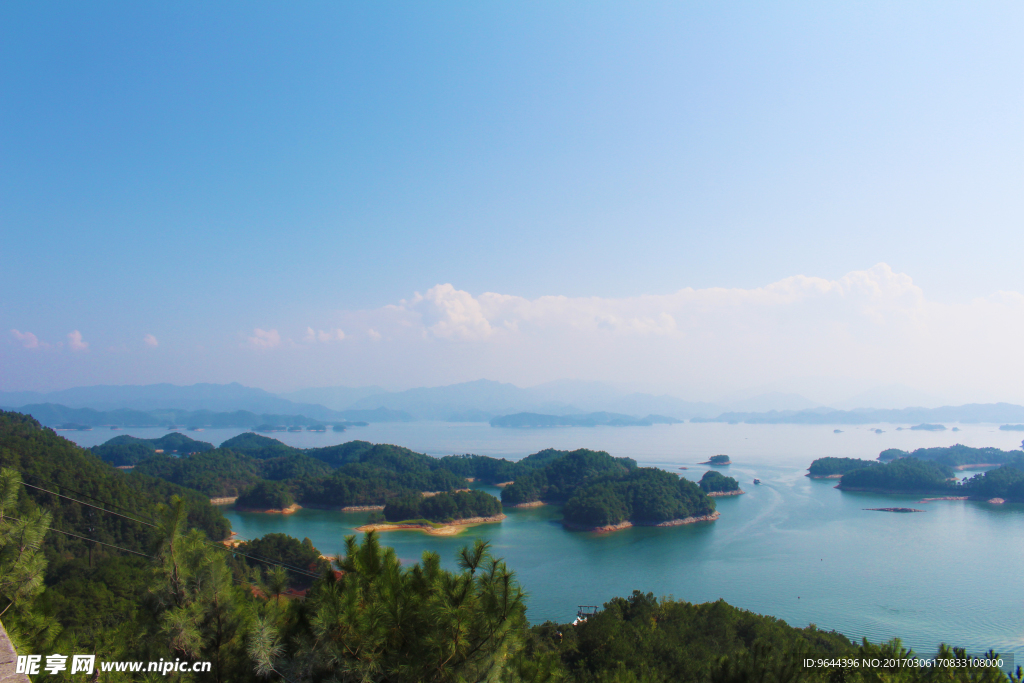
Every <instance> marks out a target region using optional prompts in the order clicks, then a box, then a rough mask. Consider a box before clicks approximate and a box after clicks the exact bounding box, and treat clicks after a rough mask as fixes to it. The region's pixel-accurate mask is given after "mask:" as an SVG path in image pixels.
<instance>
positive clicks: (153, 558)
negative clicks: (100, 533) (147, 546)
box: [4, 515, 157, 560]
mask: <svg viewBox="0 0 1024 683" xmlns="http://www.w3.org/2000/svg"><path fill="white" fill-rule="evenodd" d="M4 519H13V520H14V521H15V522H22V521H24V520H21V519H18V518H17V517H11V516H8V515H5V516H4ZM46 530H47V531H56V532H57V533H58V534H64V535H65V536H71V537H73V538H80V539H82V540H83V541H90V542H92V543H99V544H100V545H105V546H107V547H108V548H116V549H117V550H123V551H124V552H126V553H132V554H133V555H141V556H142V557H148V558H150V559H151V560H155V559H157V558H156V557H154V556H153V555H147V554H146V553H140V552H139V551H137V550H129V549H128V548H122V547H121V546H119V545H114V544H112V543H104V542H103V541H97V540H96V539H95V538H88V537H86V536H79V535H78V534H73V533H71V532H70V531H62V530H61V529H55V528H53V527H52V526H51V527H47V528H46Z"/></svg>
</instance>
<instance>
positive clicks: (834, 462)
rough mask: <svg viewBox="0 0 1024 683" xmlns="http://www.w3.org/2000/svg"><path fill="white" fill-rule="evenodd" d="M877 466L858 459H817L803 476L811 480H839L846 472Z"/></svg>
mask: <svg viewBox="0 0 1024 683" xmlns="http://www.w3.org/2000/svg"><path fill="white" fill-rule="evenodd" d="M877 464H878V463H877V462H875V461H874V460H860V459H858V458H818V459H817V460H815V461H814V462H812V463H811V466H810V467H808V468H807V470H808V472H807V474H806V475H805V476H808V477H810V478H811V479H839V478H840V477H842V476H843V475H844V474H846V473H847V472H852V471H853V470H858V469H861V468H862V467H871V466H872V465H877Z"/></svg>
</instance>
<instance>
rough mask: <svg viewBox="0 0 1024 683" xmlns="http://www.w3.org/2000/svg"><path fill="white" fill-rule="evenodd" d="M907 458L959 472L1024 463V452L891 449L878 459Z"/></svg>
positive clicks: (958, 449) (879, 455)
mask: <svg viewBox="0 0 1024 683" xmlns="http://www.w3.org/2000/svg"><path fill="white" fill-rule="evenodd" d="M907 457H914V458H917V459H918V460H933V461H935V462H937V463H939V464H942V465H947V466H949V467H952V468H953V469H957V470H966V469H971V468H972V467H991V466H993V465H1005V464H1010V463H1024V451H1003V450H1000V449H998V448H971V447H970V446H963V445H961V444H956V445H954V446H948V447H945V448H918V449H917V450H915V451H913V452H907V451H903V450H900V449H898V448H889V449H886V450H884V451H882V452H881V453H879V454H878V459H879V460H880V461H882V462H887V461H891V460H897V459H899V458H907Z"/></svg>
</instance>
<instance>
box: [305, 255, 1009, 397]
mask: <svg viewBox="0 0 1024 683" xmlns="http://www.w3.org/2000/svg"><path fill="white" fill-rule="evenodd" d="M340 319H341V323H342V325H343V326H344V327H345V328H346V329H363V330H368V332H367V333H365V335H364V336H363V337H362V338H363V339H366V340H367V341H370V340H375V339H380V340H382V345H379V346H380V350H378V351H371V350H368V349H369V347H368V346H367V347H358V345H357V346H355V347H353V348H350V349H349V348H347V349H346V350H345V351H344V353H345V354H346V357H349V358H351V357H352V356H351V355H349V354H362V360H363V361H364V362H365V364H366V366H367V367H377V368H383V366H384V364H385V355H386V356H387V361H388V362H389V363H390V364H391V366H392V367H396V368H406V369H407V374H405V375H402V374H401V373H402V370H398V371H397V372H395V373H392V376H391V377H380V376H376V377H371V376H366V377H361V378H359V379H360V380H361V381H366V382H371V381H375V382H380V381H393V382H395V381H397V382H401V384H403V385H410V386H411V385H417V384H426V383H437V384H443V383H448V382H454V381H462V380H467V379H476V378H478V377H492V378H498V379H504V380H507V381H513V382H516V383H520V384H531V383H538V382H543V381H547V380H552V379H558V378H562V377H573V378H580V379H602V380H610V381H617V382H627V383H632V384H635V385H643V386H646V387H650V388H652V389H655V388H657V389H662V390H665V391H672V392H674V393H682V394H686V395H688V396H694V397H708V396H711V395H714V394H717V393H720V392H722V391H728V390H735V389H740V388H743V387H749V386H758V385H766V384H780V383H783V384H784V383H785V381H787V379H792V378H799V377H815V378H820V379H823V380H827V378H830V377H843V378H847V379H852V380H856V381H857V382H859V383H861V384H864V385H872V384H878V383H884V384H891V383H893V382H902V383H906V384H909V385H911V386H917V387H921V388H922V389H932V390H943V391H955V392H960V393H961V395H965V394H966V393H969V394H970V395H971V396H981V395H982V394H984V395H991V396H993V397H995V396H1004V395H1007V392H1010V393H1013V394H1014V395H1016V396H1020V397H1021V399H1024V390H1021V389H1018V388H1016V385H1018V384H1020V379H1021V378H1022V377H1024V360H1022V358H1021V354H1020V353H1019V349H1018V346H1019V342H1018V341H1017V340H1019V339H1021V338H1022V335H1024V295H1021V294H1020V293H1017V292H997V293H995V294H993V295H991V296H989V297H984V298H979V299H974V300H971V301H966V302H962V303H942V302H937V301H932V300H929V299H928V298H927V297H926V296H925V293H924V292H923V291H922V290H921V288H920V287H918V286H917V285H916V284H914V282H913V280H912V278H911V277H910V276H909V275H907V274H905V273H898V272H895V271H894V270H893V269H892V268H890V267H889V266H888V265H886V264H884V263H880V264H878V265H876V266H874V267H872V268H869V269H867V270H861V271H854V272H851V273H848V274H846V275H845V276H843V277H841V278H839V279H836V280H828V279H824V278H819V277H808V276H804V275H796V276H793V277H788V278H785V279H783V280H779V281H778V282H773V283H771V284H768V285H765V286H763V287H757V288H752V289H739V288H707V289H693V288H685V289H681V290H679V291H677V292H674V293H671V294H659V295H644V296H636V297H622V298H602V297H566V296H542V297H538V298H535V299H527V298H524V297H520V296H515V295H511V294H499V293H493V292H487V293H483V294H479V295H473V294H471V293H469V292H466V291H463V290H459V289H457V288H456V287H455V286H454V285H452V284H438V285H436V286H434V287H432V288H430V289H428V290H427V291H426V292H425V293H423V294H419V293H417V294H415V295H414V296H413V297H411V298H409V299H407V300H402V301H400V302H398V303H396V304H393V305H389V306H384V307H382V308H380V309H376V310H370V311H349V312H342V313H341V314H340ZM311 331H312V330H310V331H309V332H311ZM340 348H341V347H339V349H340ZM339 352H340V351H339ZM409 358H411V359H415V365H417V366H419V368H420V369H419V370H413V369H412V368H413V367H414V364H413V363H410V362H405V359H409ZM425 363H426V364H427V365H428V367H434V368H440V369H441V370H443V371H439V372H436V373H431V372H430V371H424V370H423V369H422V368H423V367H424V364H425ZM382 372H383V370H382ZM403 376H404V377H405V378H406V381H401V380H402V377H403Z"/></svg>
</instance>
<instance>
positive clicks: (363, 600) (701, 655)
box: [0, 470, 1021, 683]
mask: <svg viewBox="0 0 1024 683" xmlns="http://www.w3.org/2000/svg"><path fill="white" fill-rule="evenodd" d="M16 484H17V482H16V477H15V476H14V475H13V473H12V472H11V471H10V470H4V471H2V472H0V504H2V505H3V509H2V510H0V600H3V602H4V603H6V607H5V608H3V610H2V611H3V616H2V619H3V622H4V625H5V626H6V627H7V628H8V630H9V631H10V632H11V633H12V634H14V635H15V636H16V638H15V642H16V644H17V646H18V648H19V649H20V651H21V652H22V653H51V652H95V653H96V654H97V655H99V659H102V660H106V661H109V660H134V661H147V660H148V661H157V660H159V659H165V660H173V659H180V660H183V661H187V662H196V661H207V662H210V663H211V664H212V671H211V672H210V673H209V674H208V675H204V677H203V680H211V681H218V682H221V681H238V682H242V683H255V682H256V681H266V680H271V681H277V680H283V681H289V682H290V683H307V682H309V683H312V682H317V683H319V682H320V681H337V682H339V683H342V682H344V683H349V682H351V683H356V682H357V681H359V682H372V683H385V682H388V683H392V682H393V683H407V682H408V683H413V682H419V681H426V682H437V683H441V682H445V683H448V682H452V683H454V682H456V681H495V682H504V683H517V682H524V683H525V682H535V683H547V682H555V681H566V682H568V681H578V682H579V683H591V682H593V683H596V682H599V681H626V682H629V681H634V682H640V681H647V682H651V683H660V682H665V683H667V682H669V681H683V682H688V681H693V682H694V683H740V682H746V681H765V682H772V683H803V682H805V681H806V682H807V683H812V682H813V683H818V682H820V683H832V681H850V682H857V683H859V682H860V681H864V683H881V682H882V681H886V682H887V683H901V682H906V683H918V682H920V683H925V682H928V683H931V682H932V681H934V682H935V683H938V682H939V681H943V682H955V683H960V682H964V683H966V682H968V681H977V682H979V683H1020V680H1021V678H1020V675H1019V672H1018V674H1017V675H1015V676H1014V677H1013V678H1009V677H1007V676H1005V675H1004V674H1002V673H1001V672H999V671H998V670H995V669H966V668H955V667H954V668H944V669H930V670H914V669H906V668H903V669H893V670H890V671H884V672H871V671H865V670H845V671H842V670H834V669H824V670H822V669H812V668H803V667H802V666H801V661H802V659H803V658H804V657H812V656H813V657H826V656H827V657H834V656H842V655H847V656H858V657H871V658H880V659H884V658H886V657H888V656H894V655H895V656H902V657H907V656H910V653H908V652H906V651H905V650H903V649H902V648H901V646H900V644H899V641H893V642H891V643H887V644H884V645H881V646H878V645H871V644H868V643H866V642H865V643H864V644H863V645H861V646H859V647H857V646H855V645H854V644H853V643H851V642H849V641H848V640H846V639H845V638H844V637H843V636H842V635H840V634H838V633H834V632H823V631H820V630H818V629H817V628H815V627H814V626H813V625H812V626H809V627H807V628H803V629H796V628H791V627H790V626H788V625H786V624H785V623H784V622H782V621H779V620H777V619H774V618H773V617H768V616H760V615H757V614H753V613H750V612H746V611H744V610H740V609H737V608H735V607H731V606H730V605H728V604H726V603H724V602H722V601H721V600H720V601H718V602H714V603H707V604H703V605H692V604H689V603H686V602H679V601H674V600H671V599H669V600H666V599H662V600H657V599H655V598H654V596H653V595H651V594H649V593H648V594H642V593H640V592H634V593H633V594H632V596H630V597H629V598H614V599H612V600H611V601H609V602H607V603H606V604H605V605H604V610H603V611H601V612H600V613H598V614H597V615H595V616H592V617H590V618H589V619H588V620H587V621H586V622H583V623H581V624H578V625H575V626H573V625H569V624H562V625H557V624H553V623H550V622H549V623H545V624H543V625H541V626H537V627H534V628H532V629H531V628H530V627H529V625H528V623H527V621H526V611H525V608H524V604H523V598H524V593H523V590H522V588H521V587H520V585H519V583H518V581H517V580H516V578H515V575H514V573H513V572H512V571H511V570H509V569H508V568H507V567H506V566H505V564H504V563H503V562H502V561H501V560H500V559H497V558H494V557H493V556H492V555H491V553H490V550H489V547H488V545H487V543H486V542H484V541H479V540H478V541H476V543H475V545H474V546H473V547H472V548H470V547H465V548H463V549H462V550H460V551H459V553H458V554H457V561H458V569H457V570H456V571H447V570H445V569H442V568H441V566H440V558H439V557H438V555H437V554H435V553H429V552H428V553H424V555H423V558H422V561H421V562H420V563H418V564H414V565H412V566H402V564H401V563H400V562H399V560H398V558H397V556H396V555H395V552H394V550H393V549H390V548H381V547H380V545H379V542H378V539H377V536H376V535H375V534H373V533H369V534H367V535H366V537H365V539H364V540H363V542H362V543H361V544H360V543H357V542H356V539H355V537H353V536H350V537H348V538H347V539H346V545H345V554H344V557H343V558H342V559H341V560H340V561H339V562H338V563H337V567H338V570H340V571H338V572H327V571H323V572H322V573H321V574H320V578H319V579H317V580H316V581H315V582H312V587H311V588H310V589H309V590H308V592H307V594H306V597H305V599H304V600H303V599H295V598H293V597H291V595H293V594H289V593H288V590H287V589H288V586H289V584H291V585H292V587H295V585H296V583H297V581H301V580H303V579H297V578H296V577H295V576H294V575H292V576H289V571H288V570H287V569H285V568H283V567H275V568H273V569H270V570H263V571H260V570H257V569H255V565H251V564H248V563H250V562H251V560H249V559H245V558H241V557H240V555H239V554H237V553H234V552H232V551H230V550H228V549H226V548H224V547H223V546H220V545H218V544H214V543H210V542H208V541H207V539H206V538H205V536H204V535H203V534H202V532H200V531H197V530H189V529H188V527H187V520H188V515H187V512H186V509H185V506H184V504H183V501H181V500H180V499H174V500H172V501H171V504H170V505H168V506H162V507H161V508H160V509H159V510H158V511H157V512H156V520H157V529H156V531H155V533H154V536H155V538H154V545H153V549H152V552H153V555H154V556H153V557H152V558H151V559H147V558H134V559H128V560H125V559H123V558H110V559H108V560H106V561H104V562H103V564H102V566H101V567H98V568H96V569H95V570H88V571H87V570H86V569H85V568H84V567H78V568H76V570H75V571H68V572H64V573H62V574H59V575H55V576H51V580H50V581H48V582H47V583H48V585H47V587H46V588H45V590H42V591H41V589H42V583H41V581H39V578H40V576H41V574H42V573H43V571H45V570H46V567H45V562H44V561H43V560H42V559H41V558H42V555H43V554H42V553H40V552H39V545H40V540H42V542H43V544H44V545H45V543H46V542H48V540H49V539H47V538H45V537H44V536H43V533H44V529H43V524H42V522H44V521H45V519H43V518H37V519H36V520H35V521H34V522H33V524H35V525H36V528H35V529H34V530H28V532H29V533H28V536H30V537H31V539H30V540H29V543H28V546H31V549H30V551H29V553H28V554H27V555H26V554H25V553H22V549H23V548H25V547H26V544H25V540H26V538H27V537H26V534H25V531H26V529H24V528H18V527H16V526H12V525H11V524H8V523H6V520H5V518H4V514H5V513H4V510H6V509H7V508H8V507H9V505H10V503H11V501H12V499H13V498H14V497H15V495H12V493H11V491H16ZM33 549H34V550H33ZM241 550H243V551H246V553H247V554H250V555H260V556H262V557H272V558H274V559H278V560H280V561H285V562H286V564H289V565H293V566H295V567H302V563H303V562H305V561H306V560H309V561H310V563H309V564H308V565H307V567H306V569H318V570H323V569H325V567H324V563H323V560H322V559H320V558H319V554H318V551H317V550H316V549H315V548H313V547H312V544H311V543H309V542H308V540H307V541H303V542H301V543H300V542H299V541H296V540H295V539H290V538H288V537H287V536H284V535H283V534H273V535H271V536H268V537H265V538H263V539H256V540H255V541H252V542H249V543H246V544H244V545H243V546H242V547H241ZM314 555H316V559H315V560H314V559H313V558H314ZM22 557H25V558H27V559H26V560H25V561H22V560H21V559H20V558H22ZM19 562H20V563H21V564H20V566H19ZM5 577H10V578H11V579H16V580H7V581H6V582H5V581H4V578H5ZM305 580H306V581H309V579H305ZM15 584H16V585H15ZM80 602H83V603H84V604H78V603H80ZM940 653H941V654H942V655H943V656H948V657H950V658H957V657H959V658H962V656H963V654H962V652H959V653H958V652H953V651H950V650H948V649H943V650H940ZM36 680H38V681H50V680H58V679H57V677H55V676H48V675H46V674H41V675H39V676H38V677H37V678H36ZM104 680H107V681H118V680H132V679H131V678H129V677H128V675H124V676H122V677H118V675H117V674H113V673H112V674H104ZM154 680H155V679H154ZM160 680H169V681H184V680H191V679H189V678H187V676H186V675H183V674H176V673H172V674H170V675H169V676H166V677H161V678H160Z"/></svg>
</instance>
